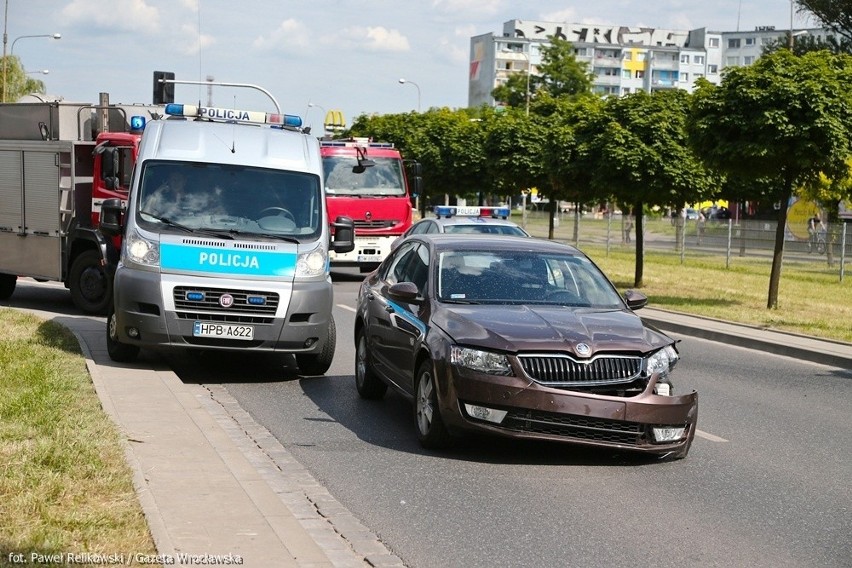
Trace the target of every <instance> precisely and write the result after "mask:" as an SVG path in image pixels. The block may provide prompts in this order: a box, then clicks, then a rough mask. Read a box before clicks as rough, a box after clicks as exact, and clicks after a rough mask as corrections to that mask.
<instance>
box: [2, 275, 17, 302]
mask: <svg viewBox="0 0 852 568" xmlns="http://www.w3.org/2000/svg"><path fill="white" fill-rule="evenodd" d="M17 283H18V277H17V276H15V275H14V274H0V300H8V299H9V296H11V295H12V292H14V291H15V284H17Z"/></svg>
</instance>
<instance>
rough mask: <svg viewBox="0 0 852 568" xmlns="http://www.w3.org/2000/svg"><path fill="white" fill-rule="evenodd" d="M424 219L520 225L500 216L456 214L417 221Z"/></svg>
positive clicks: (471, 223)
mask: <svg viewBox="0 0 852 568" xmlns="http://www.w3.org/2000/svg"><path fill="white" fill-rule="evenodd" d="M424 221H432V222H435V223H438V224H439V225H505V226H509V227H518V228H520V225H518V224H517V223H515V222H513V221H509V220H508V219H503V218H501V217H474V216H464V215H462V216H456V215H453V216H452V217H425V218H423V219H421V220H420V221H417V223H422V222H424Z"/></svg>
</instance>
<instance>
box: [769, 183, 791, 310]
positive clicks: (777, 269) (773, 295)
mask: <svg viewBox="0 0 852 568" xmlns="http://www.w3.org/2000/svg"><path fill="white" fill-rule="evenodd" d="M792 192H793V178H792V176H791V175H790V174H785V175H784V190H783V191H782V192H781V208H780V209H779V210H778V227H777V228H776V229H775V251H774V253H773V254H772V271H771V272H770V273H769V297H768V299H767V301H766V307H767V308H768V309H775V308H777V307H778V288H779V286H780V284H781V264H782V261H783V258H784V233H785V231H786V229H787V207H788V206H789V204H790V196H791V195H792Z"/></svg>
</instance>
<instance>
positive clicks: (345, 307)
mask: <svg viewBox="0 0 852 568" xmlns="http://www.w3.org/2000/svg"><path fill="white" fill-rule="evenodd" d="M337 307H338V308H343V309H344V310H349V311H350V312H357V311H358V310H356V309H355V308H353V307H352V306H347V305H346V304H337Z"/></svg>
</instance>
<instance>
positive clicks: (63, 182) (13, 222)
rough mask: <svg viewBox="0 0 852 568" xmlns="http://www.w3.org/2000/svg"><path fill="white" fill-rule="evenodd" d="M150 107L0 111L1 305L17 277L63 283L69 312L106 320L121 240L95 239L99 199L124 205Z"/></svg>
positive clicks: (54, 104)
mask: <svg viewBox="0 0 852 568" xmlns="http://www.w3.org/2000/svg"><path fill="white" fill-rule="evenodd" d="M154 108H156V107H152V106H147V105H111V104H109V102H108V96H106V95H105V94H103V95H101V101H100V102H99V104H79V103H68V102H60V101H47V102H19V103H6V104H0V299H3V300H5V299H7V298H9V297H10V296H11V295H12V293H13V292H14V291H15V286H16V282H17V278H18V277H19V276H27V277H31V278H34V279H36V280H40V281H57V282H63V283H64V284H65V286H66V287H67V288H68V289H69V290H70V291H71V298H72V300H73V301H74V304H75V305H76V306H77V307H78V308H79V309H81V310H82V311H84V312H87V313H104V312H105V311H106V308H107V306H108V304H109V303H110V301H111V298H112V293H111V286H110V284H109V277H108V275H107V274H106V272H105V268H104V264H105V261H106V260H108V259H110V258H112V259H117V257H118V245H119V242H118V240H117V239H116V241H115V242H113V241H109V240H107V239H105V238H104V236H103V235H101V234H100V233H98V231H97V226H98V220H99V215H100V207H101V204H102V203H103V201H104V200H105V199H109V198H120V199H123V200H126V199H127V192H128V188H129V187H130V174H131V171H132V169H133V164H134V163H135V162H136V155H137V150H138V146H139V140H140V138H141V135H142V134H141V133H142V128H144V118H143V117H144V116H145V115H146V113H147V112H149V111H151V110H152V109H154Z"/></svg>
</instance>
